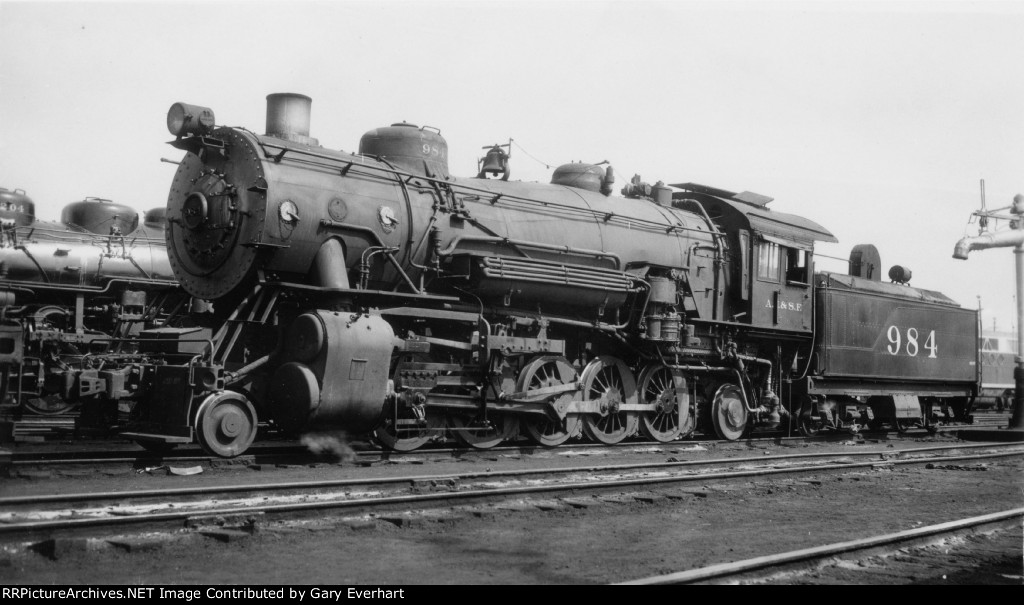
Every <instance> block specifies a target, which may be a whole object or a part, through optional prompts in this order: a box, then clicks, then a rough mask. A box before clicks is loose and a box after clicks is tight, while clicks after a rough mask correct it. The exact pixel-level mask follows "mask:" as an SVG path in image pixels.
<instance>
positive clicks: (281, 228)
mask: <svg viewBox="0 0 1024 605" xmlns="http://www.w3.org/2000/svg"><path fill="white" fill-rule="evenodd" d="M267 100H268V106H267V123H266V134H264V135H258V134H255V133H253V132H251V131H249V130H246V129H243V128H230V127H218V126H216V124H215V118H214V113H213V111H212V110H210V109H209V108H205V107H201V106H196V105H189V104H184V103H177V104H175V105H173V106H172V107H171V110H170V111H169V113H168V118H167V123H168V128H169V129H170V131H171V133H172V134H173V135H175V137H176V139H175V141H173V142H172V145H174V146H175V147H177V148H179V149H181V150H183V151H184V152H185V156H184V158H183V159H182V161H181V163H180V165H179V168H178V170H177V173H176V175H175V177H174V179H173V182H172V184H171V188H170V193H169V196H168V201H167V228H166V241H167V247H168V256H169V261H170V264H171V267H172V269H173V271H174V275H175V277H176V278H177V279H178V281H179V282H180V283H181V285H182V287H183V288H184V289H185V290H186V291H187V292H188V293H189V294H191V295H192V296H194V297H197V298H201V299H206V300H209V301H211V302H212V305H213V309H212V312H211V313H210V314H209V318H208V321H207V322H206V325H205V327H202V328H201V329H199V328H196V329H190V330H183V329H177V328H163V329H157V330H152V331H149V332H148V333H146V334H145V338H144V339H143V340H142V341H140V348H141V350H142V351H143V352H145V351H150V352H154V353H156V352H163V353H166V354H167V355H169V356H172V355H177V356H178V359H179V360H180V361H179V362H178V363H163V364H160V365H154V366H152V367H150V366H144V367H139V368H138V369H137V370H135V375H137V376H140V377H141V378H140V379H139V380H137V381H136V382H135V383H134V386H133V387H132V388H133V389H134V391H133V393H134V396H136V397H138V398H140V400H141V401H142V403H143V405H138V406H136V411H137V414H136V416H135V418H134V421H133V425H132V427H131V429H130V431H129V432H128V433H127V435H128V436H129V437H131V438H134V439H136V440H137V441H139V442H140V443H145V444H148V445H149V446H150V447H156V446H157V445H160V444H163V445H167V446H170V445H173V444H174V443H181V442H188V441H191V440H193V439H198V441H199V442H200V443H201V444H202V445H203V447H204V448H206V449H207V450H208V451H210V452H212V453H214V454H217V455H220V456H234V455H237V454H239V453H241V452H243V451H245V449H246V448H247V447H248V446H249V445H250V444H251V443H252V441H253V439H254V438H255V435H256V430H257V425H258V424H259V423H260V422H261V421H264V420H266V421H269V422H271V423H272V424H273V425H274V426H276V427H278V428H280V429H282V430H284V431H288V432H292V433H298V432H302V431H307V430H316V429H321V428H325V427H340V428H342V429H344V430H346V431H348V432H351V433H363V432H368V431H372V432H373V433H374V435H375V436H376V437H377V439H378V440H379V441H381V442H382V443H383V444H384V445H385V446H387V447H390V448H394V449H398V450H409V449H413V448H415V447H418V446H420V445H422V444H423V443H426V442H427V441H429V440H431V439H435V438H440V437H442V436H444V435H446V434H451V435H453V436H454V437H455V438H457V439H458V440H459V441H461V442H462V443H464V444H467V445H470V446H473V447H478V448H486V447H491V446H493V445H496V444H497V443H500V442H501V441H503V440H506V439H512V438H515V437H516V436H517V435H520V434H521V435H523V436H525V437H527V438H529V439H531V440H533V441H534V442H536V443H539V444H541V445H544V446H555V445H558V444H560V443H562V442H564V441H565V440H567V439H569V438H571V437H575V436H585V437H587V438H589V439H591V440H595V441H597V442H601V443H609V444H610V443H616V442H618V441H621V440H622V439H624V438H626V437H628V436H630V435H633V434H635V433H637V432H642V433H643V434H644V435H646V436H648V437H650V438H653V439H656V440H659V441H671V440H673V439H677V438H679V437H680V436H682V435H686V434H689V432H691V431H693V430H694V428H695V426H698V425H699V426H700V427H702V429H703V430H705V431H707V432H714V433H715V434H716V435H718V436H719V437H721V438H724V439H738V438H740V437H741V436H742V435H743V434H745V433H746V432H747V431H748V430H750V429H751V428H752V427H754V426H756V425H768V426H775V425H778V424H779V423H780V422H782V421H783V419H784V417H785V416H787V414H788V410H795V409H796V408H799V409H800V412H799V413H798V417H800V418H804V419H805V420H806V422H804V426H805V427H807V429H808V430H813V429H814V428H815V427H816V426H817V425H815V424H814V419H816V418H819V417H821V416H820V415H821V413H822V412H821V410H831V409H833V408H832V407H829V406H832V403H833V402H832V399H833V398H834V393H833V392H832V391H830V390H828V389H826V388H824V387H822V385H821V383H820V382H819V383H817V384H814V385H812V384H809V382H808V381H810V380H812V379H814V378H817V377H820V376H831V373H830V372H829V369H830V368H832V367H833V366H828V367H823V366H821V365H818V366H816V367H814V368H813V369H812V365H813V364H812V363H811V360H812V358H815V359H819V360H820V359H821V355H822V353H821V346H822V343H821V341H816V340H815V333H816V330H821V329H822V328H821V326H823V325H828V324H822V323H821V322H822V321H824V320H823V319H822V317H824V316H825V314H824V313H823V312H822V306H823V305H824V306H825V307H827V306H828V305H830V304H832V301H833V298H834V297H833V298H830V297H828V296H824V297H823V296H816V292H819V291H820V290H819V284H818V282H819V280H826V281H827V279H829V278H827V277H824V276H819V275H816V274H815V273H814V272H813V251H814V244H815V242H816V241H836V240H835V238H834V237H833V236H832V235H831V234H830V233H829V232H828V231H827V230H826V229H825V228H823V227H821V226H820V225H818V224H816V223H814V222H812V221H810V220H807V219H804V218H802V217H798V216H794V215H789V214H784V213H781V212H776V211H774V210H770V209H769V208H768V207H767V205H768V203H769V202H770V201H772V200H771V198H768V197H766V196H762V195H758V194H755V193H751V192H742V193H735V192H730V191H725V190H721V189H716V188H711V187H705V186H701V185H697V184H693V183H678V184H673V185H665V184H664V183H663V182H661V181H658V182H657V183H655V184H654V185H650V184H647V183H645V182H643V181H642V180H641V179H640V177H639V176H636V177H634V178H633V179H631V180H630V181H629V182H628V183H626V186H625V187H624V188H622V190H621V193H622V195H621V196H616V195H612V193H613V191H614V182H615V176H614V173H613V171H612V169H611V167H610V166H607V167H606V166H604V165H597V164H585V163H578V164H566V165H563V166H561V167H559V168H558V169H557V170H555V172H554V174H553V177H552V181H551V182H550V183H526V182H516V181H509V180H508V177H509V167H508V160H509V158H508V154H507V153H505V152H504V150H503V149H502V148H501V147H500V146H494V147H493V148H491V149H490V151H489V152H488V154H487V158H485V160H484V161H483V162H482V166H481V168H480V170H479V172H478V174H477V175H476V176H474V177H470V178H464V177H456V176H453V175H452V174H451V173H450V172H449V168H448V162H447V160H448V147H447V142H446V141H445V140H444V138H443V137H442V136H441V134H440V132H439V131H438V130H437V129H435V128H431V127H426V126H424V127H417V126H414V125H412V124H407V123H397V124H393V125H391V126H388V127H383V128H377V129H374V130H370V131H369V132H367V133H366V134H365V135H364V136H363V137H362V139H361V140H360V143H359V149H358V151H357V152H355V153H348V152H343V151H335V150H331V149H328V148H325V147H323V146H321V145H320V144H319V142H318V140H317V139H315V138H312V137H311V136H310V133H309V118H310V107H311V100H310V99H309V98H308V97H305V96H303V95H295V94H274V95H270V96H268V98H267ZM823 283H824V282H823ZM856 288H860V289H864V287H863V285H862V284H859V283H858V284H856V285H855V289H856ZM867 291H868V292H871V290H870V288H868V289H867ZM874 294H881V293H877V292H874ZM932 302H934V301H924V302H923V303H922V304H923V305H925V308H926V309H927V306H928V305H929V304H931V303H932ZM883 310H884V309H883ZM875 311H878V309H875ZM925 315H927V312H925ZM872 325H873V324H872ZM875 327H877V326H875ZM901 329H902V328H901ZM915 329H917V330H920V329H924V328H923V327H915ZM901 350H902V345H901ZM943 350H944V349H943ZM168 359H170V357H168ZM928 380H929V379H928V377H927V376H926V377H925V378H924V379H923V381H924V382H928ZM949 382H950V385H949V389H948V390H942V389H939V390H938V391H934V392H931V391H930V392H929V393H930V395H929V396H935V397H938V396H940V395H943V396H945V395H949V393H950V392H952V393H953V394H955V395H957V396H962V395H966V394H967V393H968V392H969V391H970V388H971V387H970V385H968V384H966V383H961V382H960V380H959V377H957V378H956V379H954V380H951V381H949ZM830 384H831V383H830ZM913 386H915V385H910V387H908V386H907V385H906V384H903V383H899V382H898V381H895V382H893V383H892V384H888V385H885V386H882V387H879V388H874V387H870V386H865V387H864V389H865V390H864V391H863V393H868V394H869V396H868V397H862V399H865V400H866V403H865V405H866V406H867V407H868V408H870V409H878V410H879V412H880V413H879V414H878V416H879V417H880V418H881V419H884V420H895V418H896V417H897V414H895V413H888V412H887V411H886V410H888V408H890V407H893V404H892V401H893V397H894V395H902V394H905V393H906V391H905V390H901V389H904V387H907V388H912V387H913ZM828 388H832V387H831V386H829V387H828ZM101 390H102V389H101ZM939 391H941V393H940V392H939ZM779 393H781V394H782V395H783V397H784V398H785V399H786V400H787V401H788V402H789V404H788V405H784V404H783V401H782V400H781V399H780V394H779ZM863 393H861V395H863ZM870 397H875V398H877V399H875V400H870ZM908 397H910V396H909V395H908ZM855 401H857V402H860V401H861V399H855ZM904 403H907V405H909V399H908V400H907V401H906V402H904ZM922 405H924V404H922ZM887 406H888V407H887ZM833 407H834V406H833ZM905 407H906V406H904V407H898V408H897V409H898V410H903V409H904V408H905ZM922 410H923V408H922ZM904 415H905V416H909V414H906V413H905V414H904ZM919 416H920V417H921V418H924V413H923V412H922V414H919Z"/></svg>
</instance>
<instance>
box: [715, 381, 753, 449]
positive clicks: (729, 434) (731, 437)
mask: <svg viewBox="0 0 1024 605" xmlns="http://www.w3.org/2000/svg"><path fill="white" fill-rule="evenodd" d="M748 418H749V414H747V406H746V405H745V404H744V403H743V394H742V393H741V392H740V387H738V386H736V385H734V384H723V385H722V386H720V387H718V390H717V391H716V392H715V399H714V401H713V402H712V404H711V426H713V427H714V429H715V434H716V435H718V437H719V439H725V440H727V441H736V440H737V439H739V438H740V437H741V436H743V432H744V431H746V430H747V419H748Z"/></svg>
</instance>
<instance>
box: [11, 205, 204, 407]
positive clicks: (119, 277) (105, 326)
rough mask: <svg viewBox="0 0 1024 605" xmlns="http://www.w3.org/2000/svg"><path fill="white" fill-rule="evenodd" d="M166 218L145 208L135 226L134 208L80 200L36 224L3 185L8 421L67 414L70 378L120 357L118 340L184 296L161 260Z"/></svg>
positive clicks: (73, 396)
mask: <svg viewBox="0 0 1024 605" xmlns="http://www.w3.org/2000/svg"><path fill="white" fill-rule="evenodd" d="M163 214H164V211H163V209H154V210H151V211H149V212H147V213H146V217H145V221H144V223H143V224H142V225H140V224H139V215H138V213H136V212H135V210H133V209H132V208H130V207H128V206H124V205H121V204H116V203H113V202H111V201H110V200H105V199H100V198H86V199H84V200H80V201H77V202H72V203H70V204H68V205H67V206H65V207H64V209H63V212H62V213H61V220H60V222H51V221H42V220H39V219H38V218H36V216H35V204H34V203H33V202H32V200H31V199H30V198H29V197H28V196H27V195H26V194H25V192H24V191H22V190H20V189H16V190H13V191H11V190H8V189H3V188H0V412H2V413H3V415H4V417H5V418H17V417H21V416H22V415H25V414H28V415H56V414H63V413H66V412H69V411H71V410H72V409H73V408H75V407H76V406H77V405H78V403H79V401H80V400H81V397H80V396H81V395H82V394H81V393H70V386H71V384H70V382H68V381H70V380H72V379H73V378H74V377H75V376H76V371H80V370H82V369H87V368H99V367H101V366H102V365H104V364H105V363H108V359H110V357H111V355H112V354H113V353H115V352H121V353H127V352H128V350H129V349H130V347H125V346H124V345H123V343H124V342H125V339H127V338H129V337H132V336H134V335H136V334H137V333H138V332H139V330H140V329H141V327H142V326H144V325H145V324H146V322H151V321H154V320H156V315H155V314H156V313H157V309H158V308H160V307H161V306H163V304H164V303H165V302H166V299H167V298H168V297H177V298H178V299H183V298H185V297H184V294H183V293H182V292H181V290H180V288H178V287H177V281H176V280H175V279H174V276H173V275H172V274H171V269H170V265H169V263H168V261H167V252H166V245H165V243H164V239H163V223H164V221H163V220H162V219H163ZM97 371H98V370H97ZM78 377H79V378H81V376H78ZM81 382H82V381H81V380H79V383H81ZM86 394H88V393H86Z"/></svg>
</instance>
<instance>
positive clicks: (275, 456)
mask: <svg viewBox="0 0 1024 605" xmlns="http://www.w3.org/2000/svg"><path fill="white" fill-rule="evenodd" d="M986 422H987V421H986ZM964 426H967V425H963V426H958V425H951V426H948V427H946V426H942V427H938V429H937V431H938V432H946V431H958V430H962V429H964ZM977 426H990V424H981V425H977ZM991 426H995V423H992V424H991ZM889 433H896V431H885V430H883V431H865V432H863V433H860V434H858V435H856V436H855V435H851V434H850V433H844V432H834V433H824V434H821V435H817V436H815V437H803V436H800V435H787V434H786V433H783V432H764V433H758V434H756V435H755V436H751V437H748V438H746V439H742V440H740V441H725V440H721V439H699V438H689V439H686V440H680V441H673V442H669V443H662V442H657V441H645V440H627V441H624V442H622V443H618V444H614V445H603V444H597V443H566V444H563V445H561V446H559V447H558V448H556V449H553V450H549V449H547V448H543V447H541V446H538V445H535V444H532V443H520V444H508V445H502V446H498V447H493V448H489V449H483V450H475V449H472V448H467V447H446V446H433V447H431V446H424V447H422V448H420V449H417V450H414V451H411V452H391V451H384V450H381V449H380V448H379V447H378V446H376V445H373V444H370V443H368V442H361V441H360V442H354V443H353V444H352V445H353V446H355V448H356V449H353V447H352V446H349V445H348V444H344V445H342V446H340V449H339V447H333V448H332V447H322V448H319V449H317V448H313V449H311V448H310V447H308V446H304V445H296V444H293V443H288V444H281V445H256V446H253V447H251V448H250V449H249V451H248V452H247V453H246V454H245V455H244V456H241V457H239V458H238V459H236V462H238V463H252V462H263V463H275V462H277V463H293V464H302V463H316V462H325V461H326V462H336V461H338V460H340V459H347V460H352V461H354V462H355V463H356V464H364V465H369V464H373V463H375V462H381V461H387V460H392V459H409V458H416V457H431V456H465V455H468V454H472V453H474V452H478V453H481V454H482V455H487V454H523V455H525V454H531V453H534V452H537V451H555V452H557V451H567V450H568V451H578V450H600V451H615V450H619V449H628V448H636V447H665V448H671V447H680V446H686V445H694V444H716V445H721V444H729V443H743V444H748V445H749V444H756V443H758V442H788V441H806V442H809V443H820V442H826V443H827V442H830V441H846V440H849V439H851V438H861V437H863V438H872V437H882V436H885V435H887V434H889ZM902 434H903V435H906V436H908V437H915V436H920V435H926V434H928V433H927V431H925V430H923V429H914V430H912V431H910V432H907V433H902ZM128 447H131V446H128ZM201 462H224V459H222V458H217V457H215V456H210V455H209V454H207V453H205V452H203V451H202V450H201V449H199V448H198V447H194V448H192V447H190V448H182V449H180V450H177V451H175V452H173V453H172V454H168V455H160V454H155V453H152V452H148V451H145V450H142V449H128V450H126V449H124V447H119V448H117V449H109V447H108V448H107V449H78V450H69V449H66V448H62V449H57V450H45V451H23V452H10V455H9V457H8V460H7V462H6V464H7V465H8V466H9V467H19V468H27V467H49V466H65V465H116V464H132V465H136V466H152V465H153V464H161V465H165V464H178V463H184V464H189V463H191V464H195V463H201ZM0 464H3V461H2V460H0Z"/></svg>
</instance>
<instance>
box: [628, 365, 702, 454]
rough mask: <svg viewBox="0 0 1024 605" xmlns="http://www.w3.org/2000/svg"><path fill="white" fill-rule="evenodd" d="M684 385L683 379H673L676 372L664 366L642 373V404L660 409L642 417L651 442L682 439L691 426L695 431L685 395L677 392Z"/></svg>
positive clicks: (649, 368)
mask: <svg viewBox="0 0 1024 605" xmlns="http://www.w3.org/2000/svg"><path fill="white" fill-rule="evenodd" d="M684 385H685V381H684V380H683V379H682V377H679V376H673V373H672V370H670V369H668V368H667V367H665V366H663V365H660V364H658V365H652V366H647V367H646V368H644V370H643V371H642V372H640V401H641V403H645V404H654V405H655V406H656V407H657V411H654V412H643V413H641V414H640V430H641V431H642V432H643V434H644V435H646V436H647V437H648V438H650V439H653V440H655V441H660V442H662V443H667V442H669V441H672V440H674V439H678V438H679V435H680V434H681V433H682V429H683V427H685V426H686V425H687V424H690V425H691V428H690V430H691V431H692V430H693V429H692V423H691V422H689V420H690V418H689V417H690V409H689V403H688V401H687V397H686V394H685V391H684V392H683V393H679V394H677V392H676V389H683V388H684ZM680 420H682V424H680Z"/></svg>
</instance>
